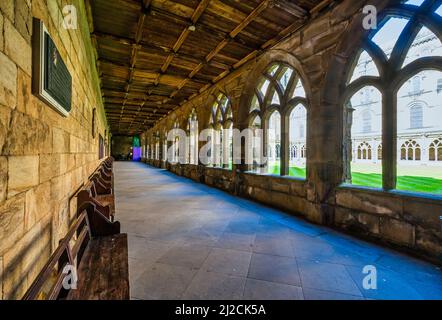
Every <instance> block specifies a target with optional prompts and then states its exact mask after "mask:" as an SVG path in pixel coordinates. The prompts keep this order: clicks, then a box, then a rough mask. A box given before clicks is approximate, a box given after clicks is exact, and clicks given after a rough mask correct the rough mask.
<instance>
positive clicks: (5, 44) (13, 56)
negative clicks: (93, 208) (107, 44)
mask: <svg viewBox="0 0 442 320" xmlns="http://www.w3.org/2000/svg"><path fill="white" fill-rule="evenodd" d="M66 4H68V3H67V1H61V0H59V1H56V0H1V1H0V298H2V299H17V298H21V297H22V296H23V294H24V292H25V291H26V289H27V288H28V287H29V285H30V284H31V282H32V281H33V280H34V279H35V277H36V275H37V274H38V272H39V271H40V270H41V268H42V266H43V265H44V263H45V262H46V261H47V260H48V258H49V255H50V254H51V252H52V251H53V250H54V249H55V248H56V246H57V244H58V242H59V240H60V239H61V238H62V237H63V235H64V234H65V233H66V231H67V228H68V226H69V224H70V221H71V219H72V217H73V214H74V212H75V210H76V208H75V201H72V200H70V199H71V197H72V196H73V194H74V192H75V191H76V190H77V189H78V188H79V187H80V186H81V184H82V183H83V182H84V181H86V180H87V178H88V176H89V175H90V174H91V173H92V171H93V170H94V169H95V168H96V167H97V165H98V163H99V159H98V134H101V135H102V136H103V137H106V134H105V133H106V131H107V132H108V130H107V123H106V119H105V114H104V109H103V104H102V101H101V94H100V93H99V92H100V91H99V90H100V88H99V80H98V75H97V72H96V66H95V53H94V51H93V49H92V48H93V47H92V43H91V40H90V37H89V27H88V23H87V19H86V9H85V8H84V1H80V0H72V1H69V4H73V5H75V6H76V8H77V14H78V23H79V24H78V29H76V30H65V29H64V28H63V27H62V22H63V14H62V8H63V6H64V5H66ZM32 17H37V18H40V19H42V20H43V21H44V23H45V25H46V26H47V28H48V30H49V33H50V34H51V36H52V37H53V40H54V42H55V44H56V45H57V47H58V49H59V51H60V54H61V56H62V58H63V60H64V61H65V63H66V64H67V67H68V69H69V71H70V73H71V74H72V78H73V88H72V89H73V96H72V102H73V103H72V111H71V113H70V115H69V117H67V118H66V117H63V116H61V115H60V114H59V113H57V112H56V111H54V110H53V109H52V108H50V107H49V106H48V105H46V104H45V103H43V102H42V101H40V100H39V99H38V98H36V97H35V96H34V95H32V93H31V83H32V78H31V74H32V61H31V56H32V48H31V37H32ZM93 108H96V110H97V116H96V125H95V130H96V132H95V135H94V137H95V138H94V137H93V135H92V112H93V111H92V110H93Z"/></svg>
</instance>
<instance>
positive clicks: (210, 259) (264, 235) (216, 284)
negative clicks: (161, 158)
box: [115, 162, 442, 299]
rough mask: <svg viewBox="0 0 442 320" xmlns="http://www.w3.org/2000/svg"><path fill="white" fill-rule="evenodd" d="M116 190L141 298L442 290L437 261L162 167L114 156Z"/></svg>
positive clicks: (135, 292) (363, 295)
mask: <svg viewBox="0 0 442 320" xmlns="http://www.w3.org/2000/svg"><path fill="white" fill-rule="evenodd" d="M115 192H116V206H117V215H118V216H117V219H118V220H120V221H121V224H122V231H123V232H127V233H128V234H129V269H130V286H131V297H132V298H133V299H442V272H441V270H440V269H438V268H436V267H435V266H433V265H431V264H428V263H425V262H422V261H420V260H417V259H413V258H410V257H408V256H405V255H403V254H400V253H397V252H395V251H392V250H389V249H386V248H382V247H379V246H376V245H373V244H370V243H367V242H364V241H360V240H358V239H355V238H352V237H349V236H347V235H344V234H341V233H339V232H337V231H334V230H330V229H327V228H324V227H320V226H315V225H312V224H309V223H307V222H305V221H304V220H302V219H299V218H296V217H292V216H290V215H287V214H285V213H284V212H281V211H278V210H274V209H270V208H268V207H265V206H261V205H259V204H257V203H254V202H251V201H248V200H245V199H240V198H236V197H234V196H231V195H229V194H226V193H224V192H222V191H219V190H217V189H213V188H209V187H207V186H205V185H202V184H198V183H194V182H192V181H191V180H188V179H185V178H181V177H177V176H175V175H173V174H172V173H170V172H167V171H164V170H159V169H155V168H151V167H148V166H146V165H144V164H141V163H130V162H116V163H115ZM366 265H373V266H375V267H376V269H377V279H378V281H377V289H376V290H365V289H364V288H363V278H364V277H365V274H363V272H362V270H363V267H364V266H366Z"/></svg>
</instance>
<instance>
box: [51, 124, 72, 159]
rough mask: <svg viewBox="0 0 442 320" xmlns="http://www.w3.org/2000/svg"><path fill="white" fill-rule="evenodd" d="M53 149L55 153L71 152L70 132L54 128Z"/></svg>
mask: <svg viewBox="0 0 442 320" xmlns="http://www.w3.org/2000/svg"><path fill="white" fill-rule="evenodd" d="M52 150H53V152H54V153H69V134H68V133H67V132H65V131H64V130H62V129H59V128H54V129H53V132H52Z"/></svg>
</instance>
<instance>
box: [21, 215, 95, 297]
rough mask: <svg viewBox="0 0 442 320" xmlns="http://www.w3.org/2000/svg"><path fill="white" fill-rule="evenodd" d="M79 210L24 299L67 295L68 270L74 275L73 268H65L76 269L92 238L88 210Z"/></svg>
mask: <svg viewBox="0 0 442 320" xmlns="http://www.w3.org/2000/svg"><path fill="white" fill-rule="evenodd" d="M79 212H81V213H80V214H79V215H78V216H77V217H76V218H75V219H74V222H73V223H72V225H71V228H70V229H69V231H68V233H67V234H66V236H65V237H64V238H63V239H62V240H61V241H60V244H59V245H58V247H57V249H56V250H55V252H54V253H53V254H52V255H51V257H50V258H49V261H48V262H47V263H46V265H45V266H44V267H43V270H42V271H41V272H40V273H39V275H38V276H37V278H36V279H35V281H34V282H33V284H32V285H31V287H30V288H29V289H28V291H27V292H26V294H25V295H24V297H23V300H38V299H45V300H58V299H62V298H64V297H66V296H67V294H68V292H69V289H66V288H64V285H63V282H64V281H65V279H66V275H67V272H68V271H69V274H71V275H72V269H70V270H69V269H65V268H66V267H67V266H71V267H73V268H74V269H75V270H76V266H77V265H78V264H79V263H80V261H81V258H82V256H83V253H84V250H85V249H86V246H87V245H88V243H89V241H90V239H91V230H90V226H89V220H88V214H87V210H86V209H84V210H81V211H79ZM45 290H46V292H45Z"/></svg>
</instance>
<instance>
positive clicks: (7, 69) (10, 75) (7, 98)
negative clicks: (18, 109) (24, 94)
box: [0, 52, 17, 108]
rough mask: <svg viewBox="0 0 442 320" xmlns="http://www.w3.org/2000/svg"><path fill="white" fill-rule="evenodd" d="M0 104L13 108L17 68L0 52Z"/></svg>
mask: <svg viewBox="0 0 442 320" xmlns="http://www.w3.org/2000/svg"><path fill="white" fill-rule="evenodd" d="M0 66H2V67H1V68H0V104H3V105H5V106H8V107H10V108H15V105H16V94H17V66H16V65H15V63H14V62H13V61H12V60H11V59H9V57H7V56H6V55H5V54H3V53H2V52H0Z"/></svg>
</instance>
